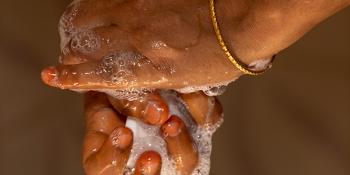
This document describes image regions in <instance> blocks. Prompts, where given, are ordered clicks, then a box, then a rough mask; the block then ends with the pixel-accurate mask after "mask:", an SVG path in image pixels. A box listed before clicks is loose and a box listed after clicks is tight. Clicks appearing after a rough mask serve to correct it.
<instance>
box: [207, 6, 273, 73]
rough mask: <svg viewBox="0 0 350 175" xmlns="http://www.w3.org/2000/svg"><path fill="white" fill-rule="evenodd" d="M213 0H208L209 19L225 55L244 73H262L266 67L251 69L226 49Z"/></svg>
mask: <svg viewBox="0 0 350 175" xmlns="http://www.w3.org/2000/svg"><path fill="white" fill-rule="evenodd" d="M214 1H215V0H209V2H210V14H211V19H212V22H213V27H214V31H215V34H216V38H217V39H218V41H219V43H220V45H221V48H222V50H224V52H225V54H226V55H227V57H228V59H229V60H230V61H231V63H232V64H233V65H234V66H236V67H237V68H238V69H239V70H240V71H242V72H243V73H245V74H249V75H260V74H262V73H264V72H265V71H266V70H267V69H268V68H267V69H264V70H261V71H252V70H249V68H248V66H246V65H244V64H243V63H242V62H241V61H239V60H237V59H236V58H234V57H233V56H232V55H231V53H230V51H229V50H228V49H227V47H226V44H225V42H224V40H223V38H222V35H221V32H220V29H219V25H218V21H217V19H216V13H215V3H214Z"/></svg>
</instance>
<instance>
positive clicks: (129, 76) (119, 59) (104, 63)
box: [41, 53, 168, 90]
mask: <svg viewBox="0 0 350 175" xmlns="http://www.w3.org/2000/svg"><path fill="white" fill-rule="evenodd" d="M41 75H42V80H43V81H44V83H46V84H48V85H50V86H53V87H58V88H62V89H81V90H84V89H85V90H91V89H93V90H99V89H101V90H103V89H115V90H125V89H130V88H136V89H137V88H153V87H155V86H158V85H160V86H162V85H167V83H166V82H168V81H167V80H166V79H164V76H165V75H163V74H162V73H160V72H158V71H157V70H156V69H155V67H154V66H153V65H152V64H151V63H150V62H148V61H147V59H146V58H144V57H141V56H138V55H135V54H133V53H132V54H125V53H124V54H112V55H109V56H108V57H106V58H105V59H104V60H101V61H94V62H86V63H83V64H75V65H58V66H56V67H48V68H45V69H44V70H43V71H42V73H41Z"/></svg>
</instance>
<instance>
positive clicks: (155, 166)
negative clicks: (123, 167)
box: [135, 151, 162, 175]
mask: <svg viewBox="0 0 350 175" xmlns="http://www.w3.org/2000/svg"><path fill="white" fill-rule="evenodd" d="M161 167H162V158H161V156H160V155H159V154H158V153H157V152H155V151H146V152H144V153H142V154H141V156H140V158H139V159H138V160H137V162H136V169H135V175H159V174H160V170H161Z"/></svg>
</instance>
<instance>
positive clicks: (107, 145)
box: [42, 0, 350, 174]
mask: <svg viewBox="0 0 350 175" xmlns="http://www.w3.org/2000/svg"><path fill="white" fill-rule="evenodd" d="M307 2H311V1H307ZM307 2H306V1H305V2H304V1H296V0H286V1H283V2H282V1H278V0H269V1H254V0H220V1H219V0H218V1H217V11H218V12H217V16H218V19H219V23H220V26H221V29H222V34H223V37H224V38H225V39H226V40H227V41H228V42H227V44H228V47H229V49H230V50H231V51H232V53H234V55H236V56H237V57H238V58H240V60H241V61H242V62H243V63H245V64H246V65H250V66H251V68H252V69H254V63H253V62H254V61H257V60H269V59H270V58H271V56H272V55H274V54H275V53H278V52H279V51H281V50H282V49H284V48H286V47H288V46H289V45H291V44H292V43H294V42H295V41H296V40H298V39H299V38H300V37H302V36H303V35H304V34H305V33H306V32H307V31H309V30H310V29H312V28H313V27H314V26H315V25H316V24H318V23H319V22H321V21H323V20H324V19H326V18H327V17H329V16H330V15H332V14H333V13H335V12H337V11H339V10H340V9H342V8H344V7H346V6H348V5H349V4H350V1H349V0H337V1H328V0H318V1H312V3H307ZM59 30H60V37H61V50H62V54H61V57H60V64H59V65H57V66H54V67H48V68H46V69H44V70H43V72H42V79H43V81H44V82H45V83H46V84H48V85H50V86H54V87H59V88H62V89H83V90H100V89H114V90H117V89H119V90H121V89H130V88H133V89H140V88H150V89H181V88H185V87H189V86H203V85H212V84H217V83H222V82H228V81H232V80H234V79H236V78H238V77H239V76H241V75H242V73H241V72H240V71H238V70H237V69H236V68H235V67H233V66H232V65H231V63H230V62H229V61H228V60H227V59H226V56H225V55H224V53H223V52H222V50H221V48H220V47H219V45H218V43H217V41H216V37H215V35H214V32H213V29H212V25H211V19H210V16H209V3H208V1H202V0H182V1H179V0H176V1H175V0H170V1H159V0H158V1H156V0H148V1H144V0H113V1H112V0H81V1H77V3H73V4H71V5H70V6H69V7H68V8H67V10H66V12H65V13H64V15H63V16H62V18H61V21H60V29H59ZM180 96H181V98H182V99H183V101H184V102H185V103H186V104H187V107H188V111H189V112H190V113H191V115H192V117H193V119H194V120H195V121H196V122H197V124H198V125H202V126H204V125H213V124H215V123H216V122H217V121H219V120H220V117H221V113H222V109H221V105H220V104H219V103H218V101H217V100H216V99H215V98H214V97H207V96H205V95H204V94H202V93H192V94H181V95H180ZM209 102H210V103H209ZM210 104H211V105H210ZM208 105H209V106H208ZM209 108H212V109H213V110H211V111H212V113H211V115H209V116H207V115H204V114H207V112H208V109H209ZM128 115H133V116H135V117H138V118H140V119H141V120H143V121H144V122H146V123H149V124H154V125H158V126H161V128H162V132H163V135H164V139H165V140H166V142H167V144H168V145H167V147H168V150H169V154H170V156H171V157H173V158H174V159H175V160H181V161H176V162H177V164H176V165H177V170H178V171H179V173H180V174H190V172H191V171H192V170H193V169H194V166H195V165H196V162H197V159H198V158H197V156H198V155H197V153H196V150H195V149H194V147H192V144H193V141H192V140H191V136H190V135H189V133H188V131H187V129H186V127H185V126H184V125H183V122H182V121H181V119H179V117H177V116H169V115H168V108H167V106H166V103H165V102H164V101H163V100H162V99H161V98H160V97H159V94H157V93H154V94H151V95H150V96H148V97H146V99H145V100H143V101H134V102H127V101H123V100H116V99H114V98H111V97H108V96H106V95H104V94H102V93H96V92H89V93H87V94H86V113H85V116H86V123H87V124H86V126H87V131H86V136H85V142H84V149H83V164H84V168H85V171H86V173H87V174H121V173H122V172H123V171H124V168H125V165H126V162H127V160H128V157H129V154H130V149H131V145H132V141H133V140H132V138H133V137H132V132H131V131H130V129H128V128H126V127H125V116H128ZM179 143H181V144H179ZM161 163H162V162H161V160H160V159H159V154H158V153H156V152H145V153H144V154H142V156H141V157H140V158H139V160H138V161H137V163H136V172H135V173H136V174H159V172H160V168H161Z"/></svg>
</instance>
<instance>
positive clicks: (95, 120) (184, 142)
mask: <svg viewBox="0 0 350 175" xmlns="http://www.w3.org/2000/svg"><path fill="white" fill-rule="evenodd" d="M180 96H181V98H182V100H183V101H184V103H185V104H186V106H187V107H188V108H187V109H188V111H189V112H190V114H191V116H192V117H193V119H194V121H195V122H196V123H197V124H198V125H200V126H212V125H216V124H217V123H218V122H219V121H220V120H221V117H222V109H221V105H220V104H219V102H218V101H217V100H216V99H215V98H214V97H207V96H205V95H204V94H202V93H193V94H182V95H180ZM112 106H113V107H112ZM85 107H86V108H85V116H86V129H87V130H86V135H85V140H84V149H83V164H84V168H85V171H86V173H87V174H92V175H96V174H104V175H108V174H122V173H123V172H124V171H125V170H126V169H125V168H126V163H127V161H128V159H129V155H130V150H131V147H132V142H133V133H132V131H131V130H130V129H128V128H126V127H125V120H126V118H125V116H129V115H130V116H134V117H136V118H139V119H141V120H142V121H144V122H145V123H148V124H153V125H158V126H160V129H161V133H162V137H163V138H164V140H165V141H166V143H167V149H168V152H169V156H170V157H172V159H173V160H175V162H176V169H177V171H178V173H179V174H181V175H187V174H190V173H191V172H192V171H193V170H194V168H195V167H196V165H197V163H198V152H197V150H196V147H194V146H193V145H194V144H195V143H194V141H193V139H192V136H191V135H190V132H189V131H188V129H187V128H186V126H185V124H184V122H183V121H182V120H181V119H180V117H179V116H170V115H169V109H168V106H167V104H166V103H165V101H164V100H163V99H162V97H160V95H159V94H157V93H154V94H150V95H148V96H146V97H145V98H144V100H142V101H133V102H130V101H126V100H117V99H114V98H112V97H107V96H106V95H105V94H102V93H97V92H88V93H87V94H86V103H85ZM144 151H145V152H144V153H143V154H142V155H141V156H140V157H139V158H138V160H137V162H136V168H135V174H136V175H141V174H147V175H156V174H159V173H160V169H161V165H162V159H161V156H160V155H159V154H158V153H157V152H154V151H148V150H144Z"/></svg>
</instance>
